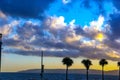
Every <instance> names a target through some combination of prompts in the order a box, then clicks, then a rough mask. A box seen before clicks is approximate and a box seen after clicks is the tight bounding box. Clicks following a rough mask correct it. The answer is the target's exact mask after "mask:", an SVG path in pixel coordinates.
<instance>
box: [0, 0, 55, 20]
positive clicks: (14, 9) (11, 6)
mask: <svg viewBox="0 0 120 80" xmlns="http://www.w3.org/2000/svg"><path fill="white" fill-rule="evenodd" d="M53 1H54V0H44V1H43V0H24V1H21V0H1V1H0V10H1V11H2V12H4V13H5V14H7V15H11V16H17V17H28V18H42V17H44V11H45V10H46V9H47V8H48V7H49V5H50V4H51V3H52V2H53Z"/></svg>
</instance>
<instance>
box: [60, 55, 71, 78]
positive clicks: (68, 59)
mask: <svg viewBox="0 0 120 80" xmlns="http://www.w3.org/2000/svg"><path fill="white" fill-rule="evenodd" d="M62 63H63V64H64V65H66V80H68V67H70V66H72V64H73V60H72V59H70V58H69V57H65V58H63V60H62Z"/></svg>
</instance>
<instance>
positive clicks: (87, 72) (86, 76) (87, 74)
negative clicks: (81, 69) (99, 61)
mask: <svg viewBox="0 0 120 80" xmlns="http://www.w3.org/2000/svg"><path fill="white" fill-rule="evenodd" d="M86 78H87V80H88V69H87V70H86Z"/></svg>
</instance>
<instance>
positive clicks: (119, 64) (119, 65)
mask: <svg viewBox="0 0 120 80" xmlns="http://www.w3.org/2000/svg"><path fill="white" fill-rule="evenodd" d="M117 65H118V67H119V78H118V80H120V62H118V63H117Z"/></svg>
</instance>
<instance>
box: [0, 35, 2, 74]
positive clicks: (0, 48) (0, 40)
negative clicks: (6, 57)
mask: <svg viewBox="0 0 120 80" xmlns="http://www.w3.org/2000/svg"><path fill="white" fill-rule="evenodd" d="M1 51H2V34H1V33H0V72H1V54H2V53H1Z"/></svg>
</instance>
